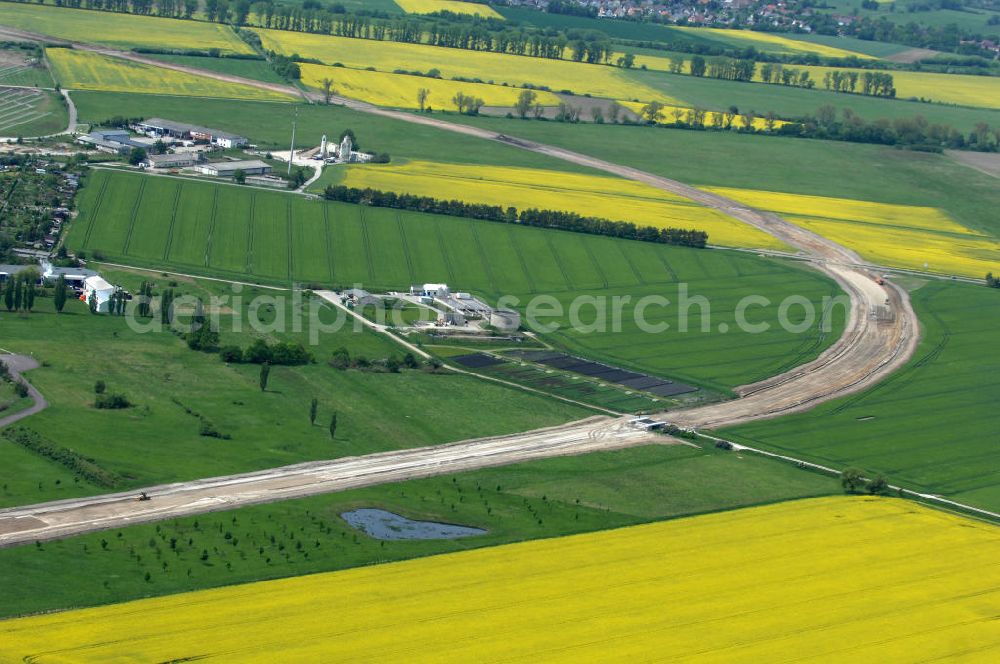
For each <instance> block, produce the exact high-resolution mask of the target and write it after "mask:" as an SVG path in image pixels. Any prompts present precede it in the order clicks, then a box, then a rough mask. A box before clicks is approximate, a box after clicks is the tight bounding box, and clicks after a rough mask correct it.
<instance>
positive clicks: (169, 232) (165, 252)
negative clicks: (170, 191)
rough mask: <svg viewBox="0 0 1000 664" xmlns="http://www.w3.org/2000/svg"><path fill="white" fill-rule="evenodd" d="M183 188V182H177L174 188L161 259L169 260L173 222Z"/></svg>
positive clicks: (172, 239)
mask: <svg viewBox="0 0 1000 664" xmlns="http://www.w3.org/2000/svg"><path fill="white" fill-rule="evenodd" d="M183 188H184V183H183V182H178V183H177V188H176V189H174V205H173V207H172V208H171V210H170V225H169V226H168V227H167V239H166V241H165V242H164V243H163V260H165V261H166V260H170V258H169V256H170V246H171V245H172V244H173V243H174V224H176V223H177V209H178V208H179V207H180V205H181V189H183Z"/></svg>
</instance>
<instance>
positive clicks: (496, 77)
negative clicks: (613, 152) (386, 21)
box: [257, 29, 675, 103]
mask: <svg viewBox="0 0 1000 664" xmlns="http://www.w3.org/2000/svg"><path fill="white" fill-rule="evenodd" d="M257 32H258V33H260V36H261V40H262V42H263V44H264V48H267V49H269V50H272V51H277V52H279V53H284V54H286V55H291V54H293V53H298V54H299V55H301V56H303V57H308V58H316V59H318V60H320V61H322V62H324V63H326V64H328V65H332V64H334V63H338V62H339V63H341V64H344V65H347V66H348V67H354V68H358V69H364V68H366V67H374V68H375V69H377V70H379V71H382V72H392V71H395V70H396V69H405V70H407V71H420V72H427V71H429V70H431V69H437V70H439V71H440V72H441V75H442V76H443V77H444V78H455V77H462V78H468V79H479V80H482V81H484V82H486V83H489V82H491V81H492V82H493V83H495V84H497V85H499V84H502V83H507V84H508V85H512V86H521V85H523V84H531V85H534V86H543V85H544V86H548V87H549V88H551V89H552V90H553V91H554V92H560V91H562V90H571V91H572V92H574V93H576V94H585V93H588V94H591V95H593V96H595V97H606V98H608V99H639V100H642V101H646V100H650V99H658V100H660V101H663V102H665V103H670V102H674V101H675V100H672V99H670V98H668V97H667V96H666V95H664V94H663V93H661V92H659V91H657V90H655V89H653V88H651V87H649V86H646V85H643V84H640V83H636V82H634V81H632V80H630V79H629V78H628V75H627V73H626V72H625V71H623V70H622V69H620V68H618V67H610V66H597V65H588V64H585V63H582V62H568V61H566V60H548V59H545V58H529V57H525V56H519V55H506V54H503V53H487V52H483V51H467V50H464V49H458V48H441V47H437V46H428V45H426V44H404V43H399V42H390V41H376V40H373V39H351V38H348V37H331V36H328V35H313V34H307V33H303V32H286V31H282V30H264V29H259V30H257Z"/></svg>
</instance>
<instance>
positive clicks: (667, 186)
mask: <svg viewBox="0 0 1000 664" xmlns="http://www.w3.org/2000/svg"><path fill="white" fill-rule="evenodd" d="M87 48H89V49H90V50H96V51H99V52H102V53H106V54H108V55H115V56H116V57H126V58H128V59H131V60H136V61H142V62H148V63H150V64H156V65H157V66H164V65H163V63H159V62H157V61H152V60H150V59H147V58H142V57H141V56H135V55H134V54H123V53H121V52H118V51H112V50H109V49H97V48H91V47H87ZM168 68H171V69H182V70H185V71H190V72H191V73H196V74H198V75H204V76H209V77H211V78H218V79H222V80H229V81H232V82H239V83H243V84H246V85H253V86H256V87H261V88H265V89H271V90H275V89H278V88H283V90H281V91H286V92H287V91H292V90H294V91H295V92H296V93H298V92H299V91H298V90H296V89H294V88H290V87H288V86H275V85H272V84H266V83H260V82H258V81H249V80H246V79H241V78H239V77H234V76H227V75H223V74H217V73H215V72H205V71H203V70H197V69H194V68H190V67H181V66H176V65H170V66H169V67H168ZM338 102H341V103H343V104H344V105H345V106H347V107H349V108H352V109H354V110H357V111H361V112H365V113H371V114H375V115H380V116H383V117H390V118H394V119H397V120H401V121H404V122H410V123H416V124H422V125H427V126H433V127H436V128H439V129H443V130H446V131H452V132H456V133H461V134H465V135H469V136H474V137H477V138H481V139H485V140H491V141H498V142H501V143H504V144H507V145H512V146H515V147H518V148H521V149H524V150H530V151H533V152H537V153H540V154H545V155H549V156H551V157H555V158H557V159H562V160H564V161H568V162H571V163H575V164H580V165H584V166H589V167H591V168H595V169H599V170H603V171H605V172H608V173H612V174H615V175H618V176H621V177H624V178H628V179H631V180H636V181H639V182H644V183H647V184H649V185H651V186H654V187H657V188H660V189H663V190H666V191H670V192H673V193H677V194H680V195H682V196H686V197H688V198H691V199H693V200H696V201H698V202H700V203H702V204H704V205H706V206H708V207H712V208H715V209H717V210H719V211H721V212H723V213H724V214H727V215H729V216H731V217H734V218H736V219H739V220H740V221H743V222H744V223H747V224H750V225H752V226H755V227H757V228H760V229H761V230H764V231H765V232H767V233H770V234H771V235H773V236H775V237H777V238H779V239H781V240H782V241H784V242H785V243H787V244H789V245H791V246H793V247H795V248H797V249H798V250H799V251H801V252H803V253H805V254H807V255H809V256H810V257H813V258H814V259H815V260H814V263H813V264H814V265H816V266H817V267H818V269H821V270H822V271H824V272H825V273H827V274H829V275H830V276H831V277H833V278H834V279H836V280H837V282H838V283H839V284H840V285H841V287H842V288H843V289H844V290H845V292H847V294H848V295H849V296H850V299H851V309H850V315H849V320H848V322H847V325H846V328H845V330H844V334H843V335H842V336H841V338H840V339H838V340H837V342H835V343H834V344H833V345H832V346H831V347H830V348H829V349H827V350H826V351H825V352H824V353H823V354H822V355H821V356H820V357H819V358H817V359H816V360H815V361H813V362H810V363H808V364H806V365H803V366H800V367H796V368H794V369H792V370H790V371H788V372H785V373H783V374H781V375H779V376H775V377H772V378H770V379H768V380H765V381H761V382H759V383H756V384H754V385H747V386H742V387H740V388H738V389H737V393H738V394H740V395H741V398H739V399H736V400H733V401H728V402H724V403H720V404H714V405H710V406H704V407H699V408H694V409H690V410H686V411H676V412H671V413H668V414H664V415H663V417H664V418H665V419H668V420H669V421H671V422H674V423H677V424H679V425H682V426H688V427H692V428H714V427H721V426H726V425H732V424H736V423H739V422H744V421H748V420H755V419H762V418H768V417H776V416H778V415H781V414H785V413H790V412H795V411H801V410H805V409H808V408H811V407H813V406H815V405H817V404H818V403H821V402H823V401H827V400H830V399H834V398H837V397H839V396H842V395H845V394H849V393H851V392H855V391H858V390H861V389H864V388H866V387H868V386H869V385H871V384H873V383H875V382H877V381H878V380H880V379H882V378H884V377H885V376H886V375H888V374H889V373H890V372H892V371H893V370H895V369H896V368H898V367H900V366H902V365H903V364H904V363H905V362H906V361H907V360H908V359H909V357H910V356H911V355H912V353H913V350H914V348H915V346H916V343H917V340H918V327H917V319H916V316H915V314H914V313H913V310H912V308H911V307H910V303H909V299H908V297H907V295H906V293H905V291H903V290H902V289H900V288H897V287H895V286H892V285H888V286H886V287H882V286H879V285H877V284H876V283H875V280H874V278H875V276H876V275H875V274H873V273H871V271H870V270H869V269H867V268H863V267H857V266H854V265H852V264H854V263H857V262H860V259H859V258H858V256H857V255H855V254H854V253H853V252H850V251H848V250H847V249H845V248H843V247H841V246H839V245H837V244H836V243H834V242H831V241H829V240H827V239H825V238H822V237H820V236H817V235H815V234H813V233H810V232H808V231H806V230H804V229H801V228H799V227H797V226H795V225H793V224H790V223H788V222H786V221H784V220H783V219H781V218H780V217H778V216H777V215H774V214H771V213H766V212H762V211H759V210H754V209H752V208H748V207H746V206H744V205H741V204H740V203H737V202H736V201H733V200H731V199H727V198H725V197H722V196H718V195H715V194H711V193H708V192H704V191H701V190H698V189H695V188H693V187H691V186H689V185H686V184H683V183H681V182H677V181H675V180H670V179H668V178H663V177H660V176H657V175H653V174H650V173H646V172H643V171H639V170H637V169H634V168H630V167H627V166H621V165H618V164H613V163H611V162H607V161H603V160H600V159H596V158H594V157H589V156H587V155H583V154H579V153H575V152H571V151H569V150H565V149H563V148H557V147H553V146H548V145H542V144H538V143H533V142H529V141H522V140H519V139H516V138H511V137H507V136H503V135H499V134H496V133H495V132H492V131H488V130H484V129H479V128H476V127H468V126H464V125H456V124H451V123H449V122H446V121H443V120H440V119H437V118H434V117H429V116H425V115H417V114H415V113H407V112H402V111H392V110H388V109H381V108H377V107H374V106H371V105H370V104H365V103H362V102H357V101H352V100H338ZM886 300H888V301H889V308H890V310H891V311H892V312H893V316H892V317H891V320H887V321H884V322H879V321H876V320H874V319H872V318H871V317H870V315H869V314H870V312H871V311H872V310H873V309H874V308H877V307H882V306H884V304H885V302H886ZM651 440H654V438H653V437H651V436H650V435H649V434H647V433H646V432H644V431H642V430H639V429H635V428H633V427H631V426H630V425H629V424H628V421H627V418H621V419H609V418H598V419H590V420H584V421H581V422H577V423H571V424H567V425H565V426H562V427H556V428H553V429H546V430H540V431H534V432H528V433H524V434H517V435H512V436H505V437H500V438H493V439H482V440H475V441H466V442H460V443H454V444H450V445H444V446H439V447H434V448H422V449H418V450H402V451H398V452H387V453H382V454H376V455H370V456H366V457H356V458H350V459H339V460H335V461H329V462H317V463H311V464H302V465H298V466H290V467H286V468H276V469H272V470H269V471H263V472H260V473H251V474H249V475H240V476H231V477H223V478H211V479H206V480H199V481H195V482H189V483H184V484H178V485H167V486H163V487H152V488H150V489H148V492H149V494H150V495H151V496H152V497H153V499H152V500H151V501H149V502H135V500H134V496H135V495H136V493H137V492H131V493H129V494H117V495H112V496H98V497H94V498H84V499H79V500H70V501H59V502H56V503H48V504H43V505H35V506H28V507H23V508H14V509H8V510H0V546H9V545H13V544H17V543H23V542H29V541H32V540H36V539H45V538H52V537H61V536H66V535H70V534H74V533H80V532H85V531H89V530H99V529H104V528H111V527H116V526H121V525H124V524H128V523H138V522H144V521H153V520H159V519H166V518H171V517H174V516H178V515H184V514H194V513H199V512H208V511H213V510H221V509H230V508H233V507H236V506H239V505H247V504H254V503H262V502H270V501H276V500H283V499H287V498H292V497H298V496H304V495H311V494H318V493H326V492H331V491H338V490H343V489H347V488H352V487H357V486H368V485H373V484H380V483H386V482H395V481H400V480H404V479H408V478H414V477H426V476H431V475H438V474H445V473H453V472H458V471H465V470H472V469H475V468H482V467H487V466H495V465H505V464H510V463H517V462H522V461H526V460H530V459H537V458H543V457H548V456H557V455H568V454H581V453H584V452H591V451H596V450H601V449H614V448H619V447H624V446H631V445H640V444H647V443H649V442H650V441H651Z"/></svg>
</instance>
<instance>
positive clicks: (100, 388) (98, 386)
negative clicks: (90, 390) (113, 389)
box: [94, 380, 108, 394]
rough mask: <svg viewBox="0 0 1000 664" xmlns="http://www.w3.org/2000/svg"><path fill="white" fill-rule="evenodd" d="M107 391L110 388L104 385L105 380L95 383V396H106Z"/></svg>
mask: <svg viewBox="0 0 1000 664" xmlns="http://www.w3.org/2000/svg"><path fill="white" fill-rule="evenodd" d="M107 389H108V386H107V385H106V384H105V383H104V381H103V380H99V381H97V382H96V383H94V394H104V392H105V390H107Z"/></svg>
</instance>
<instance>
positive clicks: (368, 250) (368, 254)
mask: <svg viewBox="0 0 1000 664" xmlns="http://www.w3.org/2000/svg"><path fill="white" fill-rule="evenodd" d="M358 212H359V213H360V214H359V217H360V220H361V244H362V246H363V247H364V250H365V264H366V265H367V267H368V278H369V279H371V280H372V283H374V282H375V265H374V263H373V262H372V246H371V242H370V241H369V239H368V220H367V219H366V218H365V207H364V206H363V205H362V206H361V207H359V208H358Z"/></svg>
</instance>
